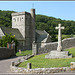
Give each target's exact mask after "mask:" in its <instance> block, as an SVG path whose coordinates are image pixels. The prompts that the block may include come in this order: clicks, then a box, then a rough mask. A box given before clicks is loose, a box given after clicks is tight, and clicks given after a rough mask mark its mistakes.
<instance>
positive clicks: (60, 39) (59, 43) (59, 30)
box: [56, 24, 64, 51]
mask: <svg viewBox="0 0 75 75" xmlns="http://www.w3.org/2000/svg"><path fill="white" fill-rule="evenodd" d="M56 29H58V47H57V51H62V35H61V29H64V27H61V24H58V27H56Z"/></svg>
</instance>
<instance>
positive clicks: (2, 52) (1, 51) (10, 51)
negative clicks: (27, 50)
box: [0, 48, 15, 60]
mask: <svg viewBox="0 0 75 75" xmlns="http://www.w3.org/2000/svg"><path fill="white" fill-rule="evenodd" d="M12 56H15V50H14V48H0V60H1V59H5V58H9V57H12Z"/></svg>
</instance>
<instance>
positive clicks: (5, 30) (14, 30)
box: [0, 27, 24, 40]
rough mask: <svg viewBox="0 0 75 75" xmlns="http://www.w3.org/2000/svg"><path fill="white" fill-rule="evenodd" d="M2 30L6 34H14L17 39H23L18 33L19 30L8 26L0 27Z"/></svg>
mask: <svg viewBox="0 0 75 75" xmlns="http://www.w3.org/2000/svg"><path fill="white" fill-rule="evenodd" d="M0 28H1V29H2V31H3V33H4V34H5V33H7V34H10V33H11V34H12V35H15V38H16V39H17V40H24V38H23V36H22V34H21V33H20V31H19V30H18V29H16V28H8V27H0Z"/></svg>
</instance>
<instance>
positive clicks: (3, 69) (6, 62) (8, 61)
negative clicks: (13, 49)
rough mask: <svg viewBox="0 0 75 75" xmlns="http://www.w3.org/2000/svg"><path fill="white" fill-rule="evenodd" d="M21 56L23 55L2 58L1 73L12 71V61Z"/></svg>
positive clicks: (0, 62)
mask: <svg viewBox="0 0 75 75" xmlns="http://www.w3.org/2000/svg"><path fill="white" fill-rule="evenodd" d="M19 58H22V56H21V57H13V58H10V59H3V60H0V73H10V65H11V61H16V60H17V59H19Z"/></svg>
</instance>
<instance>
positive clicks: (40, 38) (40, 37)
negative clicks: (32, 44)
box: [36, 30, 48, 42]
mask: <svg viewBox="0 0 75 75" xmlns="http://www.w3.org/2000/svg"><path fill="white" fill-rule="evenodd" d="M47 35H48V33H47V32H46V31H45V30H36V42H46V40H45V39H46V38H47Z"/></svg>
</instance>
